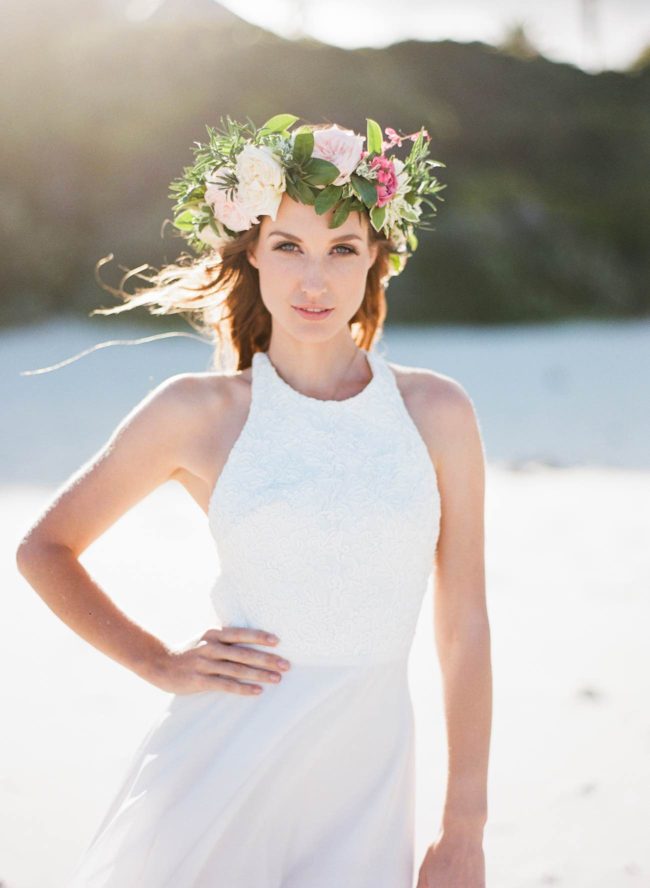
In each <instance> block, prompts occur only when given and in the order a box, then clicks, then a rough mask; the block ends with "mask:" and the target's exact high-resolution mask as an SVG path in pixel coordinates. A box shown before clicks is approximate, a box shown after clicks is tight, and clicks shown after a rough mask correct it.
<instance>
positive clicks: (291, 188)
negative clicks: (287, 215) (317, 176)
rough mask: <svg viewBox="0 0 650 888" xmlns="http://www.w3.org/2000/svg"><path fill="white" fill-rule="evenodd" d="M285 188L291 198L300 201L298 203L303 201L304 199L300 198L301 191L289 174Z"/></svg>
mask: <svg viewBox="0 0 650 888" xmlns="http://www.w3.org/2000/svg"><path fill="white" fill-rule="evenodd" d="M285 188H286V191H287V194H288V195H289V197H290V198H292V199H293V200H295V201H298V203H302V201H301V200H300V192H299V191H298V189H297V188H296V186H295V184H294V183H293V182H292V181H291V179H290V178H289V176H287V177H286V179H285Z"/></svg>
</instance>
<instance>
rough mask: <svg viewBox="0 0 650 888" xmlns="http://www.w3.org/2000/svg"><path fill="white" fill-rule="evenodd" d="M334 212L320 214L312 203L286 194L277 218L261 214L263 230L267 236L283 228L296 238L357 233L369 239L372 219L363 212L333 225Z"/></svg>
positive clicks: (355, 213) (328, 237)
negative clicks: (368, 232)
mask: <svg viewBox="0 0 650 888" xmlns="http://www.w3.org/2000/svg"><path fill="white" fill-rule="evenodd" d="M333 215H334V211H333V210H328V212H327V213H323V214H322V215H319V214H318V213H317V212H316V210H315V209H314V207H313V206H310V205H309V204H303V203H300V202H299V201H295V200H293V198H291V197H289V196H288V195H287V194H286V193H285V194H283V196H282V200H281V201H280V206H279V208H278V212H277V214H276V217H275V219H271V217H270V216H266V215H265V216H263V217H262V220H261V229H260V233H261V234H262V236H263V237H267V236H268V235H269V233H270V232H272V231H276V230H279V229H281V230H282V231H284V232H285V233H292V234H295V235H296V237H315V238H319V239H320V238H322V239H325V240H327V241H329V240H331V239H332V238H335V237H343V236H344V235H346V234H356V235H358V236H359V237H362V238H363V239H366V237H367V226H368V224H369V220H368V219H367V217H366V215H365V214H364V213H357V212H352V213H350V214H349V216H348V218H347V219H346V220H345V222H344V223H343V224H342V225H339V226H338V228H330V227H329V223H330V220H331V219H332V216H333Z"/></svg>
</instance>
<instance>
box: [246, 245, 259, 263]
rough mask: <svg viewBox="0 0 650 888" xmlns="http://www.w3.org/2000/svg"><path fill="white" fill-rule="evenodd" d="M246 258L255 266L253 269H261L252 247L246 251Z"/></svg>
mask: <svg viewBox="0 0 650 888" xmlns="http://www.w3.org/2000/svg"><path fill="white" fill-rule="evenodd" d="M246 258H247V259H248V261H249V262H250V264H251V265H252V266H253V268H259V266H258V264H257V257H256V256H255V253H254V252H253V250H252V249H251V248H250V247H249V248H248V249H247V250H246Z"/></svg>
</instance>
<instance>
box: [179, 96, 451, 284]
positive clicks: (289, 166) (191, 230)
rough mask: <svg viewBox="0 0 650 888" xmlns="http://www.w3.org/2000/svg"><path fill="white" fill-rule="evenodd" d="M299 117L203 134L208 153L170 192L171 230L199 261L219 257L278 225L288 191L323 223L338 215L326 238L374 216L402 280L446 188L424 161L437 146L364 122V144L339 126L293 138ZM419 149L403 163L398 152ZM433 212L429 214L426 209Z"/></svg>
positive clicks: (202, 150) (309, 129) (304, 129)
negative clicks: (248, 233) (223, 249)
mask: <svg viewBox="0 0 650 888" xmlns="http://www.w3.org/2000/svg"><path fill="white" fill-rule="evenodd" d="M296 120H298V118H297V117H296V116H295V115H293V114H276V115H275V116H274V117H271V119H270V120H267V121H266V123H265V124H264V125H263V126H262V127H261V128H260V129H257V128H256V127H255V125H254V124H253V122H252V121H251V120H250V118H247V121H248V122H247V123H245V124H240V123H238V122H237V121H234V120H232V119H231V118H230V117H229V116H227V117H226V123H225V125H224V119H223V117H222V118H221V125H222V128H221V129H220V130H219V129H217V128H216V127H210V126H206V129H207V131H208V136H209V141H208V143H207V144H202V143H201V142H195V143H194V146H196V147H194V146H193V147H192V151H193V152H194V155H195V162H194V164H193V165H192V166H188V167H185V168H184V172H183V175H182V176H181V177H179V178H177V179H174V180H173V181H172V182H171V184H170V186H169V187H170V194H169V197H170V198H174V199H175V204H174V207H173V212H174V221H173V224H174V226H175V227H176V228H178V229H179V231H180V232H181V235H182V236H183V237H184V238H185V239H186V240H187V241H188V243H189V245H190V246H191V247H192V248H193V249H194V250H195V251H196V252H197V253H202V252H204V251H205V250H208V249H210V248H211V247H212V248H214V249H219V247H220V246H222V245H223V244H224V243H226V242H228V241H229V240H232V239H234V238H235V237H236V236H237V234H238V233H240V232H242V231H245V230H247V229H249V228H250V227H251V226H252V225H254V224H255V223H257V222H259V221H260V219H259V216H262V215H268V216H270V217H271V218H272V219H275V218H276V215H277V212H278V208H279V205H280V201H281V200H282V195H283V193H284V192H285V191H286V192H287V194H289V196H290V197H292V198H293V199H294V200H296V201H299V202H301V203H304V204H310V205H312V206H313V207H314V209H315V211H316V212H317V213H318V214H319V215H322V214H324V213H326V212H328V211H329V210H333V215H332V218H331V221H330V224H329V227H330V228H338V227H339V226H340V225H342V224H343V222H345V220H346V219H347V217H348V215H349V213H350V212H352V211H355V210H356V211H359V210H363V211H365V212H367V213H368V215H369V218H370V222H371V224H372V226H373V228H374V229H375V231H377V232H380V233H381V234H382V235H384V236H385V237H387V238H390V239H391V241H392V243H393V245H394V247H395V250H394V251H392V252H390V254H389V259H390V274H399V273H400V272H401V271H402V269H403V268H404V265H405V263H406V259H407V258H408V256H409V255H410V253H409V252H408V248H410V249H411V251H414V250H416V249H417V245H418V241H417V237H416V236H415V227H416V226H418V227H422V228H426V227H427V225H426V222H427V220H428V219H429V218H432V217H433V216H434V215H435V213H436V211H437V207H436V205H435V204H434V203H433V202H432V201H430V200H428V199H427V196H428V195H429V196H435V197H437V199H438V200H443V198H441V197H439V196H438V192H439V191H441V190H442V189H443V188H445V187H446V186H445V185H441V184H440V183H439V182H438V180H437V179H436V178H435V176H433V175H432V173H431V170H432V168H434V167H437V166H441V167H444V166H445V164H444V163H441V162H440V161H438V160H433V159H431V158H429V157H427V155H428V152H429V144H428V143H429V142H430V141H431V137H430V136H429V134H428V133H427V131H426V130H425V129H424V128H421V129H420V130H419V131H418V132H415V133H411V134H410V135H403V134H402V135H400V134H398V133H397V132H396V131H395V130H394V129H391V128H390V127H387V128H386V129H385V131H384V132H385V134H386V136H387V139H386V140H384V139H383V137H382V132H381V127H380V126H379V124H378V123H377V122H376V121H374V120H371V119H370V118H366V121H367V135H366V137H365V140H366V143H367V150H364V149H363V142H364V137H363V136H360V135H357V134H356V133H354V132H353V131H352V130H347V129H342V128H341V127H339V126H337V125H336V124H334V125H332V126H327V127H322V128H318V129H317V128H315V127H314V126H311V125H305V126H300V127H298V128H297V129H296V130H294V131H293V132H290V131H289V130H290V128H291V127H292V126H293V124H294V123H295V122H296ZM407 140H410V141H411V142H412V143H413V144H412V146H411V150H410V152H409V154H408V156H407V157H406V158H405V159H404V160H401V159H400V158H398V157H396V156H395V155H394V154H393V153H392V150H393V149H394V148H395V147H396V146H397V147H399V148H401V147H402V142H404V141H407ZM423 204H426V205H427V206H428V207H430V210H429V211H425V213H426V215H425V213H423V208H422V205H423Z"/></svg>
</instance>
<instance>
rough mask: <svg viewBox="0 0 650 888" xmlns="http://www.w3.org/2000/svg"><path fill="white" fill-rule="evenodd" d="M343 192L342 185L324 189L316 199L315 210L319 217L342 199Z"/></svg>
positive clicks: (329, 186)
mask: <svg viewBox="0 0 650 888" xmlns="http://www.w3.org/2000/svg"><path fill="white" fill-rule="evenodd" d="M342 191H343V186H342V185H328V186H327V188H324V189H323V190H322V191H321V193H320V194H319V195H318V197H317V198H316V201H315V203H314V209H315V210H316V212H317V213H318V215H319V216H322V215H323V213H326V212H327V211H328V210H330V209H331V208H332V207H333V206H334V204H335V203H336V202H337V201H338V200H339V199H340V197H341V193H342Z"/></svg>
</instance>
